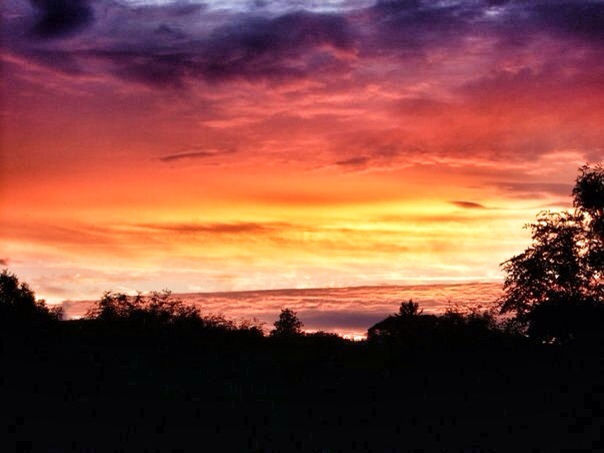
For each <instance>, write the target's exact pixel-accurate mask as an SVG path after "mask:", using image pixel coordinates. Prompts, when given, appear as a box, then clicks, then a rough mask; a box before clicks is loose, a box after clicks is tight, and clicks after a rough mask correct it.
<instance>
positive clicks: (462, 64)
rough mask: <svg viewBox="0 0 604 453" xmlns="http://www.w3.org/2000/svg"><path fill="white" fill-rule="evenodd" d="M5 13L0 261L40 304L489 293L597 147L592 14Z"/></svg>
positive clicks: (321, 8)
mask: <svg viewBox="0 0 604 453" xmlns="http://www.w3.org/2000/svg"><path fill="white" fill-rule="evenodd" d="M0 10H1V12H2V31H1V32H0V33H1V36H2V44H1V47H0V48H1V54H0V57H1V60H2V74H3V83H2V88H1V90H2V92H1V95H2V101H1V103H0V106H1V108H2V111H1V117H0V145H1V150H2V152H1V154H0V219H1V222H2V228H1V229H0V238H1V240H0V260H1V261H0V263H1V264H2V267H8V268H9V269H10V270H11V271H13V272H15V273H17V275H18V276H19V277H20V278H21V279H23V280H25V281H27V282H29V283H30V285H31V287H32V289H34V290H35V291H36V294H37V296H38V297H40V298H44V299H46V300H47V301H49V302H52V303H56V302H60V301H63V300H66V299H71V300H77V299H91V298H98V297H99V296H100V295H101V294H102V292H103V291H105V290H116V291H124V292H133V291H136V290H141V291H149V290H154V289H162V288H169V289H171V290H172V291H174V292H175V293H183V292H187V293H189V292H196V291H205V292H215V291H236V290H259V289H275V288H279V289H282V288H320V287H347V286H360V285H388V284H409V283H416V282H425V283H431V282H477V281H483V282H497V281H500V280H501V278H502V274H501V270H500V269H499V263H501V262H502V261H504V260H505V259H507V258H509V257H511V256H512V255H513V254H515V253H518V252H519V251H521V250H522V249H524V248H525V247H526V246H527V245H528V241H529V237H528V232H527V231H526V230H523V229H522V226H523V225H524V224H525V223H527V222H530V221H532V220H533V219H534V216H535V214H536V213H537V212H538V211H539V210H542V209H557V208H566V207H568V206H569V203H570V192H571V189H572V184H573V182H574V179H575V177H576V172H577V168H578V167H579V166H580V165H582V164H583V163H585V162H592V161H597V160H602V158H603V156H604V151H603V148H602V143H604V128H602V126H601V125H602V120H603V119H604V102H603V101H604V84H603V80H604V63H603V62H604V39H603V35H602V30H604V19H602V17H603V15H602V11H603V8H602V3H601V2H598V1H587V0H584V1H549V2H528V1H487V0H484V1H482V0H477V1H473V0H472V1H470V0H467V1H462V0H459V1H451V2H427V1H426V2H424V1H379V2H377V3H374V2H368V1H364V0H337V1H329V2H322V3H321V4H318V3H315V2H308V5H306V3H305V2H291V1H286V0H279V1H272V2H271V1H268V2H247V1H227V2H205V3H201V2H197V1H175V2H172V1H168V0H166V1H144V0H140V1H139V0H137V1H126V0H123V1H115V2H109V1H104V0H98V1H87V0H82V1H79V2H63V1H60V2H52V1H49V0H48V1H47V0H43V1H36V2H27V1H22V0H8V1H7V2H5V3H4V4H3V6H2V7H0Z"/></svg>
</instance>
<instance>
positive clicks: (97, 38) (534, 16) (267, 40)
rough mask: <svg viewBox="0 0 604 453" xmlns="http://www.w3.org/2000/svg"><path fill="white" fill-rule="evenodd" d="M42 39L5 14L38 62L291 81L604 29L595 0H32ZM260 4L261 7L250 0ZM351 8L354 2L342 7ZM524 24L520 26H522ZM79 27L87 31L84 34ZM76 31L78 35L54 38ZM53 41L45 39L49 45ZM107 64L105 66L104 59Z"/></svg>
mask: <svg viewBox="0 0 604 453" xmlns="http://www.w3.org/2000/svg"><path fill="white" fill-rule="evenodd" d="M31 4H32V6H33V8H32V9H31V11H30V12H29V14H31V15H32V17H31V18H30V19H31V20H30V22H31V23H33V32H34V37H32V36H30V37H29V38H28V37H27V36H24V35H22V33H19V30H20V27H22V25H23V23H24V22H23V20H22V19H21V18H20V17H21V16H22V15H23V13H24V12H23V11H22V10H20V11H19V14H11V11H10V10H8V11H7V12H6V14H4V17H3V18H4V19H5V22H6V27H5V32H4V33H3V35H4V37H5V38H6V39H5V40H4V41H5V43H4V44H3V45H5V46H8V47H9V49H10V50H12V51H13V52H16V53H18V54H20V55H21V56H25V57H26V58H30V59H32V60H35V61H36V62H37V63H39V64H43V65H45V66H49V67H52V68H54V69H58V70H60V71H62V72H65V73H69V74H73V75H78V74H80V73H82V72H94V73H96V72H99V71H101V72H104V73H110V74H112V75H114V76H117V77H119V78H121V79H124V80H129V81H135V82H138V83H143V84H146V85H149V86H155V87H183V86H185V84H186V83H187V82H189V81H194V80H204V81H206V82H212V83H217V82H223V81H229V80H239V79H244V80H249V81H269V82H275V83H278V82H281V81H288V80H293V79H302V78H312V77H317V76H320V75H322V74H337V73H340V74H345V73H347V72H350V71H351V70H352V66H351V65H350V62H349V61H348V60H347V59H346V58H345V57H344V56H343V55H345V54H349V55H356V56H357V57H360V58H364V57H376V56H380V57H381V56H389V57H392V58H399V59H403V60H405V59H408V58H420V59H425V58H427V55H428V54H429V51H430V50H434V49H440V50H445V51H446V50H447V49H454V48H459V46H462V45H463V44H464V40H466V38H469V37H472V38H476V37H484V36H488V37H492V38H495V40H496V41H499V42H500V43H502V44H501V45H503V43H507V44H509V43H510V42H512V41H513V42H514V45H521V44H522V43H526V42H528V41H529V40H530V39H531V37H532V36H534V35H535V33H538V32H546V33H550V34H555V35H559V36H571V37H574V38H578V39H582V40H585V41H589V42H590V43H591V44H594V42H593V41H601V38H602V37H603V36H604V31H603V30H604V8H603V3H602V2H596V1H588V0H582V1H579V0H577V1H568V0H567V1H548V2H545V1H538V2H537V1H509V2H505V1H492V0H491V1H488V0H484V1H478V0H477V1H456V2H434V1H420V0H398V1H393V0H389V1H386V0H381V1H378V2H377V3H376V4H375V5H373V6H371V7H368V8H367V7H365V8H359V9H357V10H350V8H348V7H347V8H343V9H342V10H341V11H339V12H333V13H329V14H326V13H319V12H316V11H305V10H303V9H302V6H301V5H302V4H297V3H296V4H295V5H297V6H298V7H300V9H298V10H296V11H291V10H290V11H289V12H286V13H284V12H282V13H280V15H279V14H269V13H267V12H266V11H265V10H264V9H263V8H261V7H260V8H258V7H250V8H249V9H248V10H247V11H242V10H235V9H229V8H228V7H226V6H228V4H225V5H226V6H225V9H224V10H221V11H217V10H215V9H214V10H212V9H211V8H209V7H207V6H206V5H204V4H200V3H183V2H178V1H175V2H173V3H167V4H161V5H143V6H141V5H140V4H139V5H129V4H128V3H125V2H116V1H110V0H96V1H91V0H31ZM250 5H252V4H251V3H250ZM344 6H346V5H344ZM518 32H521V33H518ZM76 34H77V36H76ZM65 36H70V37H71V38H72V39H70V40H69V41H64V40H56V39H52V38H59V37H65ZM41 42H42V43H44V44H45V45H44V46H39V43H41ZM99 63H100V64H99Z"/></svg>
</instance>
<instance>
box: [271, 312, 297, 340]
mask: <svg viewBox="0 0 604 453" xmlns="http://www.w3.org/2000/svg"><path fill="white" fill-rule="evenodd" d="M274 326H275V329H274V330H273V331H271V335H272V336H276V337H288V336H294V335H300V334H301V333H302V327H303V326H304V323H302V321H300V319H299V318H298V315H297V313H296V312H295V311H293V310H291V309H289V308H284V309H283V310H281V313H280V314H279V319H277V321H275V323H274Z"/></svg>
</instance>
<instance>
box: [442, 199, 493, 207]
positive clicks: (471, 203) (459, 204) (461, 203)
mask: <svg viewBox="0 0 604 453" xmlns="http://www.w3.org/2000/svg"><path fill="white" fill-rule="evenodd" d="M449 203H451V204H453V205H455V206H457V207H459V208H464V209H487V208H486V206H484V205H482V204H480V203H476V202H474V201H462V200H453V201H449Z"/></svg>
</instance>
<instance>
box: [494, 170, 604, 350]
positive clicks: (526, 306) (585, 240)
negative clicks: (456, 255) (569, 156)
mask: <svg viewBox="0 0 604 453" xmlns="http://www.w3.org/2000/svg"><path fill="white" fill-rule="evenodd" d="M573 196H574V203H573V204H574V207H575V209H574V210H573V211H572V212H568V211H563V212H550V211H544V212H541V213H539V214H538V216H537V220H536V221H535V222H533V223H531V224H530V225H528V227H529V228H530V230H531V235H532V241H533V242H532V245H531V246H530V247H528V248H527V249H526V250H525V251H524V252H522V253H521V254H519V255H516V256H514V257H512V258H511V259H509V260H508V261H505V262H504V263H503V264H502V266H503V269H504V271H505V272H506V279H505V282H504V295H503V297H502V298H501V299H500V309H501V312H502V313H512V314H513V315H514V316H515V319H516V320H517V321H518V322H519V323H520V324H521V325H524V326H525V327H526V328H527V329H528V333H529V335H531V336H534V337H536V338H538V339H541V340H546V341H555V342H564V341H567V340H572V339H573V338H575V337H576V336H577V335H578V334H581V333H582V332H581V331H583V332H591V331H592V330H593V329H596V330H597V329H598V327H597V326H596V325H593V323H594V322H596V321H597V319H599V317H600V316H601V312H602V306H603V301H604V285H603V282H602V277H603V271H604V267H603V262H604V260H603V241H604V234H603V228H602V225H603V223H604V214H603V212H604V169H603V167H602V165H601V164H598V165H594V166H588V165H586V166H583V167H581V169H580V173H579V176H578V177H577V180H576V184H575V187H574V189H573Z"/></svg>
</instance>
